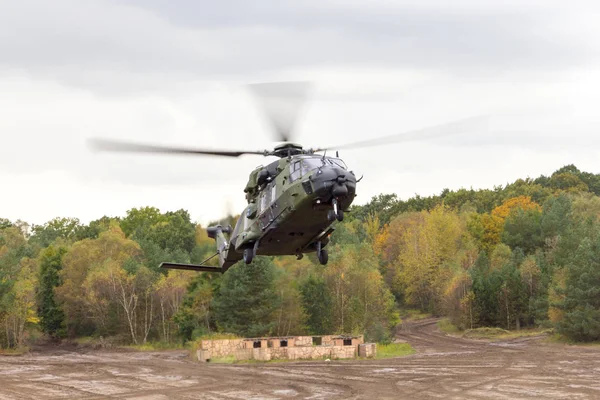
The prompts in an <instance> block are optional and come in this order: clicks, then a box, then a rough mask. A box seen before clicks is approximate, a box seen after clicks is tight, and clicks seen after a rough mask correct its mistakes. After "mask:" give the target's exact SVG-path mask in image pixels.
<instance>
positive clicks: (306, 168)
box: [220, 155, 356, 270]
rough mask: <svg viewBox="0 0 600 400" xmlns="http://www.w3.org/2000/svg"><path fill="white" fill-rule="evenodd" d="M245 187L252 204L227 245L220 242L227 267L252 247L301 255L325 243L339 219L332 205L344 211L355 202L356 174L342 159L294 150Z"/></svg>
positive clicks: (264, 251) (262, 252)
mask: <svg viewBox="0 0 600 400" xmlns="http://www.w3.org/2000/svg"><path fill="white" fill-rule="evenodd" d="M263 171H264V172H263ZM246 189H247V190H246V193H247V199H248V206H247V207H246V209H245V210H244V212H243V213H242V214H241V215H240V217H239V219H238V221H237V224H236V226H235V228H234V229H233V232H231V235H230V240H229V243H227V244H226V247H227V248H226V249H225V248H224V246H223V245H221V247H223V248H222V249H220V251H221V254H220V256H221V257H222V260H221V261H222V262H221V265H222V267H223V269H225V270H226V269H227V268H228V267H229V266H231V265H233V264H234V263H236V262H237V261H239V260H240V259H242V254H243V252H244V250H246V249H250V248H252V249H254V251H255V252H254V255H297V256H298V257H301V256H302V254H303V253H309V252H313V251H317V250H318V249H319V247H318V246H320V248H322V247H324V246H326V245H327V243H328V241H329V235H330V234H331V232H333V229H334V228H333V227H332V225H333V223H334V220H335V219H336V218H335V216H334V217H332V210H334V209H337V215H338V216H339V215H340V212H341V215H343V211H345V210H347V209H348V208H349V207H350V205H351V204H352V201H353V200H354V197H355V195H356V177H355V175H354V173H353V172H351V171H348V170H347V167H346V165H345V163H344V162H343V161H342V160H341V159H339V158H333V157H326V156H317V155H295V156H291V157H286V158H281V159H280V160H277V161H275V162H273V163H271V164H269V165H267V166H266V167H260V168H257V169H256V170H255V171H253V172H252V173H251V174H250V182H249V183H248V185H247V187H246ZM337 219H340V218H339V217H338V218H337ZM224 253H226V254H224Z"/></svg>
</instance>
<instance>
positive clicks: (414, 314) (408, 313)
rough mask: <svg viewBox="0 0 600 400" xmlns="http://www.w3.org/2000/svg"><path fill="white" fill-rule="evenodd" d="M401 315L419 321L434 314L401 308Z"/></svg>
mask: <svg viewBox="0 0 600 400" xmlns="http://www.w3.org/2000/svg"><path fill="white" fill-rule="evenodd" d="M400 315H401V316H403V317H404V319H410V320H411V321H418V320H421V319H425V318H429V317H431V316H432V315H431V314H429V313H426V312H423V311H421V310H415V309H405V310H400Z"/></svg>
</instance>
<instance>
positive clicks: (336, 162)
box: [326, 157, 348, 169]
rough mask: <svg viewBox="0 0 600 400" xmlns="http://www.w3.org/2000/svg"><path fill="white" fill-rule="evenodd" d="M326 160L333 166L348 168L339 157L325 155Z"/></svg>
mask: <svg viewBox="0 0 600 400" xmlns="http://www.w3.org/2000/svg"><path fill="white" fill-rule="evenodd" d="M326 160H327V162H328V163H329V164H331V165H333V166H334V167H340V168H344V169H348V167H347V166H346V163H345V162H343V161H342V160H341V159H339V158H333V157H327V159H326Z"/></svg>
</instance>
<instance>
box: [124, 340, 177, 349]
mask: <svg viewBox="0 0 600 400" xmlns="http://www.w3.org/2000/svg"><path fill="white" fill-rule="evenodd" d="M121 347H125V348H128V349H132V350H137V351H163V350H183V349H185V347H184V346H183V345H182V344H181V343H165V342H146V343H144V344H132V345H128V346H121Z"/></svg>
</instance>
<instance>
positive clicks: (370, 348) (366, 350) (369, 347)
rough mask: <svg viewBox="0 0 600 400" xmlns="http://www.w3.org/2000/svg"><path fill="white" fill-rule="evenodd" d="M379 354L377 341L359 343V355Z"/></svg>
mask: <svg viewBox="0 0 600 400" xmlns="http://www.w3.org/2000/svg"><path fill="white" fill-rule="evenodd" d="M376 355H377V345H376V344H375V343H365V344H359V345H358V356H359V357H367V358H374V357H375V356H376Z"/></svg>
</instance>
